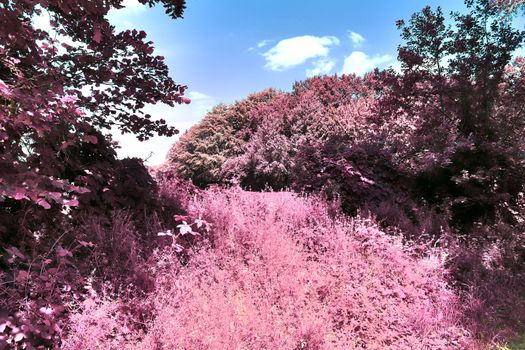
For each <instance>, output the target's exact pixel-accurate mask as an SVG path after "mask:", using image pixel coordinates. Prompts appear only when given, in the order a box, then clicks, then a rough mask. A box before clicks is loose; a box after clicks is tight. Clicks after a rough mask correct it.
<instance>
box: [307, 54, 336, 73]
mask: <svg viewBox="0 0 525 350" xmlns="http://www.w3.org/2000/svg"><path fill="white" fill-rule="evenodd" d="M313 65H314V66H313V68H311V69H307V70H306V76H307V77H314V76H316V75H323V74H328V73H330V72H331V71H332V69H333V68H334V66H335V61H334V60H331V59H326V58H322V59H320V60H318V61H315V62H314V64H313Z"/></svg>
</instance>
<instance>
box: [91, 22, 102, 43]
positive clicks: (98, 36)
mask: <svg viewBox="0 0 525 350" xmlns="http://www.w3.org/2000/svg"><path fill="white" fill-rule="evenodd" d="M93 41H94V42H96V43H97V44H100V42H101V41H102V32H101V31H100V27H99V26H98V25H95V29H94V31H93Z"/></svg>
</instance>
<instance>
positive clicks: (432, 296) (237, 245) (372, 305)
mask: <svg viewBox="0 0 525 350" xmlns="http://www.w3.org/2000/svg"><path fill="white" fill-rule="evenodd" d="M189 212H190V215H193V216H199V215H202V216H203V218H204V219H205V220H206V221H208V222H211V223H212V224H213V226H212V227H213V229H212V231H211V232H210V234H209V236H208V239H209V243H208V244H205V245H204V246H202V247H201V248H200V249H197V250H196V251H195V252H194V253H191V254H190V258H189V262H188V264H187V265H185V266H180V264H179V263H178V261H177V259H172V258H170V255H169V254H168V255H164V256H160V257H159V258H158V259H157V261H158V263H157V267H156V271H157V272H156V280H157V285H158V287H157V291H156V292H155V293H154V296H153V301H154V304H155V308H154V311H153V313H154V315H155V317H154V320H153V321H152V322H151V323H150V324H148V326H147V327H148V328H147V331H146V334H145V336H144V337H143V339H142V340H141V342H139V343H137V344H134V343H133V342H134V341H136V340H133V342H130V341H122V342H121V343H119V344H120V346H121V348H126V347H129V348H138V349H144V348H148V349H153V348H171V349H182V348H184V349H240V348H250V349H255V348H268V349H358V348H363V347H366V348H368V349H410V348H420V347H429V348H432V349H437V348H443V349H445V348H447V349H448V348H450V349H452V348H453V349H461V348H465V349H466V348H469V344H470V343H469V342H470V340H469V336H468V333H467V332H466V331H465V329H463V328H462V327H461V326H460V325H459V324H458V319H459V313H460V311H461V308H460V305H459V304H458V299H457V297H456V295H455V294H454V292H453V291H452V290H451V289H450V288H449V287H448V286H447V283H446V282H445V277H446V272H445V270H444V269H443V266H442V256H441V255H440V254H441V253H439V252H438V251H435V252H433V253H432V254H429V255H427V256H425V257H423V258H415V257H412V256H411V253H410V250H407V248H404V247H403V245H402V244H401V242H400V240H399V239H398V238H395V237H389V236H385V234H383V233H382V232H381V231H380V230H379V229H378V228H377V226H376V225H375V224H374V223H373V221H371V220H370V219H359V218H358V219H355V220H348V219H344V218H343V217H341V216H338V217H336V218H334V217H333V216H330V215H328V213H327V207H326V205H325V204H322V202H321V203H319V200H318V199H317V198H300V197H298V196H296V195H294V194H291V193H286V192H283V193H265V194H259V193H249V192H243V191H239V190H229V191H221V190H212V191H209V192H207V193H205V194H203V195H202V196H201V198H200V199H198V200H195V201H193V202H192V203H191V205H190V208H189ZM86 312H88V313H89V310H86ZM97 312H98V311H97ZM111 315H112V313H111V312H109V314H108V316H107V317H109V318H110V319H111V318H112V317H113V316H111ZM92 317H93V316H92V315H91V316H90V315H88V316H84V317H83V318H82V317H81V318H73V320H74V325H73V329H75V330H82V329H84V328H83V327H87V325H89V324H90V323H89V319H90V318H92ZM96 324H98V323H96ZM97 327H98V326H97ZM106 330H107V328H104V327H103V329H101V331H100V332H102V333H99V334H103V332H106ZM90 332H92V330H87V331H84V332H75V333H74V334H72V338H71V339H69V340H68V341H67V343H68V344H83V347H84V348H87V349H90V348H93V347H94V340H93V337H91V336H89V334H90ZM106 338H107V337H106ZM94 339H100V337H96V338H94ZM112 339H113V338H112V337H109V338H107V340H106V341H105V342H102V343H99V344H100V345H99V346H106V347H109V346H110V345H111V344H113V343H112V341H113V340H112ZM102 344H104V345H102ZM106 344H107V345H106Z"/></svg>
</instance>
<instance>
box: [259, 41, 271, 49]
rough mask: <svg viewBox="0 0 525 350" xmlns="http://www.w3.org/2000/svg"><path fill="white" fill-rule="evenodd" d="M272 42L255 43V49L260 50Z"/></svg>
mask: <svg viewBox="0 0 525 350" xmlns="http://www.w3.org/2000/svg"><path fill="white" fill-rule="evenodd" d="M272 41H273V40H261V41H259V42H258V43H257V48H259V49H262V48H263V47H265V46H266V45H268V44H269V43H271V42H272Z"/></svg>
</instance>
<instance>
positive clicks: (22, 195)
mask: <svg viewBox="0 0 525 350" xmlns="http://www.w3.org/2000/svg"><path fill="white" fill-rule="evenodd" d="M13 198H14V199H16V200H17V201H19V200H22V199H29V198H28V197H27V196H26V195H25V192H18V191H17V192H16V193H15V196H14V197H13Z"/></svg>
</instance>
